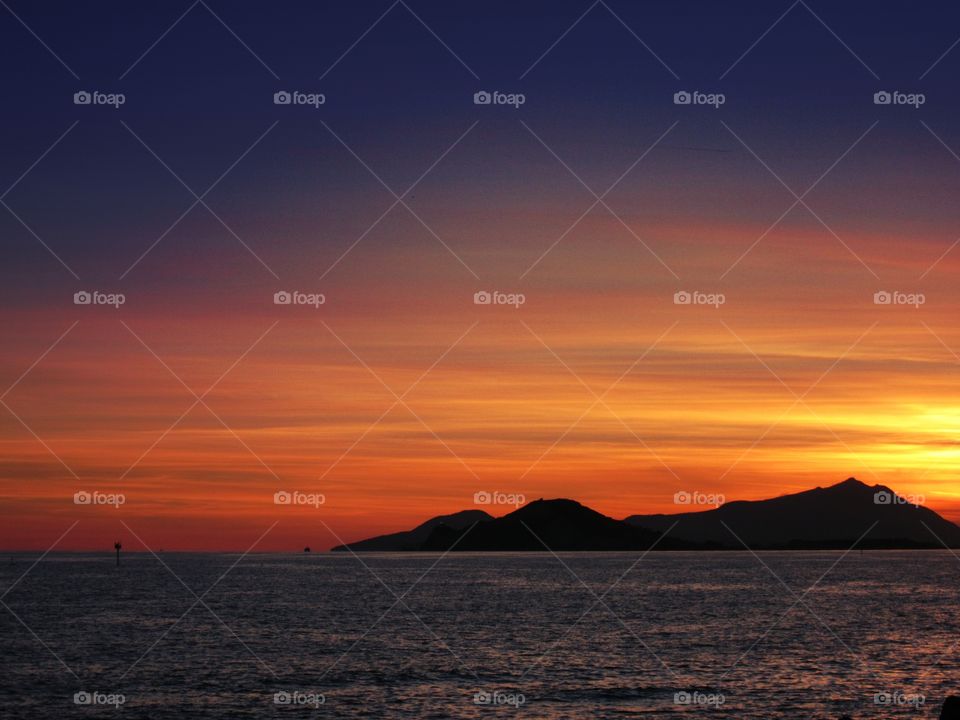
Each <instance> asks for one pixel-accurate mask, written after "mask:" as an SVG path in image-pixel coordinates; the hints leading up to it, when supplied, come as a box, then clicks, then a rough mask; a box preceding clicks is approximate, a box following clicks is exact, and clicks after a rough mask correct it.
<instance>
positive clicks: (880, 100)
mask: <svg viewBox="0 0 960 720" xmlns="http://www.w3.org/2000/svg"><path fill="white" fill-rule="evenodd" d="M892 102H893V95H891V94H890V93H888V92H887V91H886V90H880V91H879V92H875V93H874V94H873V104H874V105H889V104H890V103H892Z"/></svg>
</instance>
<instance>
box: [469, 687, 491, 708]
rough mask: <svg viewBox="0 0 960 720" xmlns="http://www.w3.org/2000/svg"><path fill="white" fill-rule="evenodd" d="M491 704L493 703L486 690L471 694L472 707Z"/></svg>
mask: <svg viewBox="0 0 960 720" xmlns="http://www.w3.org/2000/svg"><path fill="white" fill-rule="evenodd" d="M491 702H493V696H492V695H491V694H490V693H488V692H487V691H486V690H481V691H480V692H476V693H474V694H473V704H474V705H489V704H490V703H491Z"/></svg>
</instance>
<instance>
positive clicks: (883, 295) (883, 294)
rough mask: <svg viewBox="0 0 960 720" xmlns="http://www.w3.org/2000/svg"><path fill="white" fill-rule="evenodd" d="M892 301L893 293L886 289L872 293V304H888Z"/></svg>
mask: <svg viewBox="0 0 960 720" xmlns="http://www.w3.org/2000/svg"><path fill="white" fill-rule="evenodd" d="M891 302H893V295H892V294H891V293H888V292H887V291H886V290H878V291H877V292H875V293H874V294H873V304H874V305H889V304H890V303H891Z"/></svg>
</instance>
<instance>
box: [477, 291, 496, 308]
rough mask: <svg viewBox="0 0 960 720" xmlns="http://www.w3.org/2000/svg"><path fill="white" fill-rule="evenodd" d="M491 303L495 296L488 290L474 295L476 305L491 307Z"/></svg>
mask: <svg viewBox="0 0 960 720" xmlns="http://www.w3.org/2000/svg"><path fill="white" fill-rule="evenodd" d="M491 302H493V296H492V295H491V294H490V293H488V292H487V291H486V290H481V291H479V292H475V293H474V294H473V304H474V305H489V304H490V303H491Z"/></svg>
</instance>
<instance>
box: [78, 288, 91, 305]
mask: <svg viewBox="0 0 960 720" xmlns="http://www.w3.org/2000/svg"><path fill="white" fill-rule="evenodd" d="M91 302H93V295H91V294H90V293H88V292H87V291H86V290H81V291H80V292H75V293H74V294H73V304H74V305H89V304H90V303H91Z"/></svg>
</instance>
